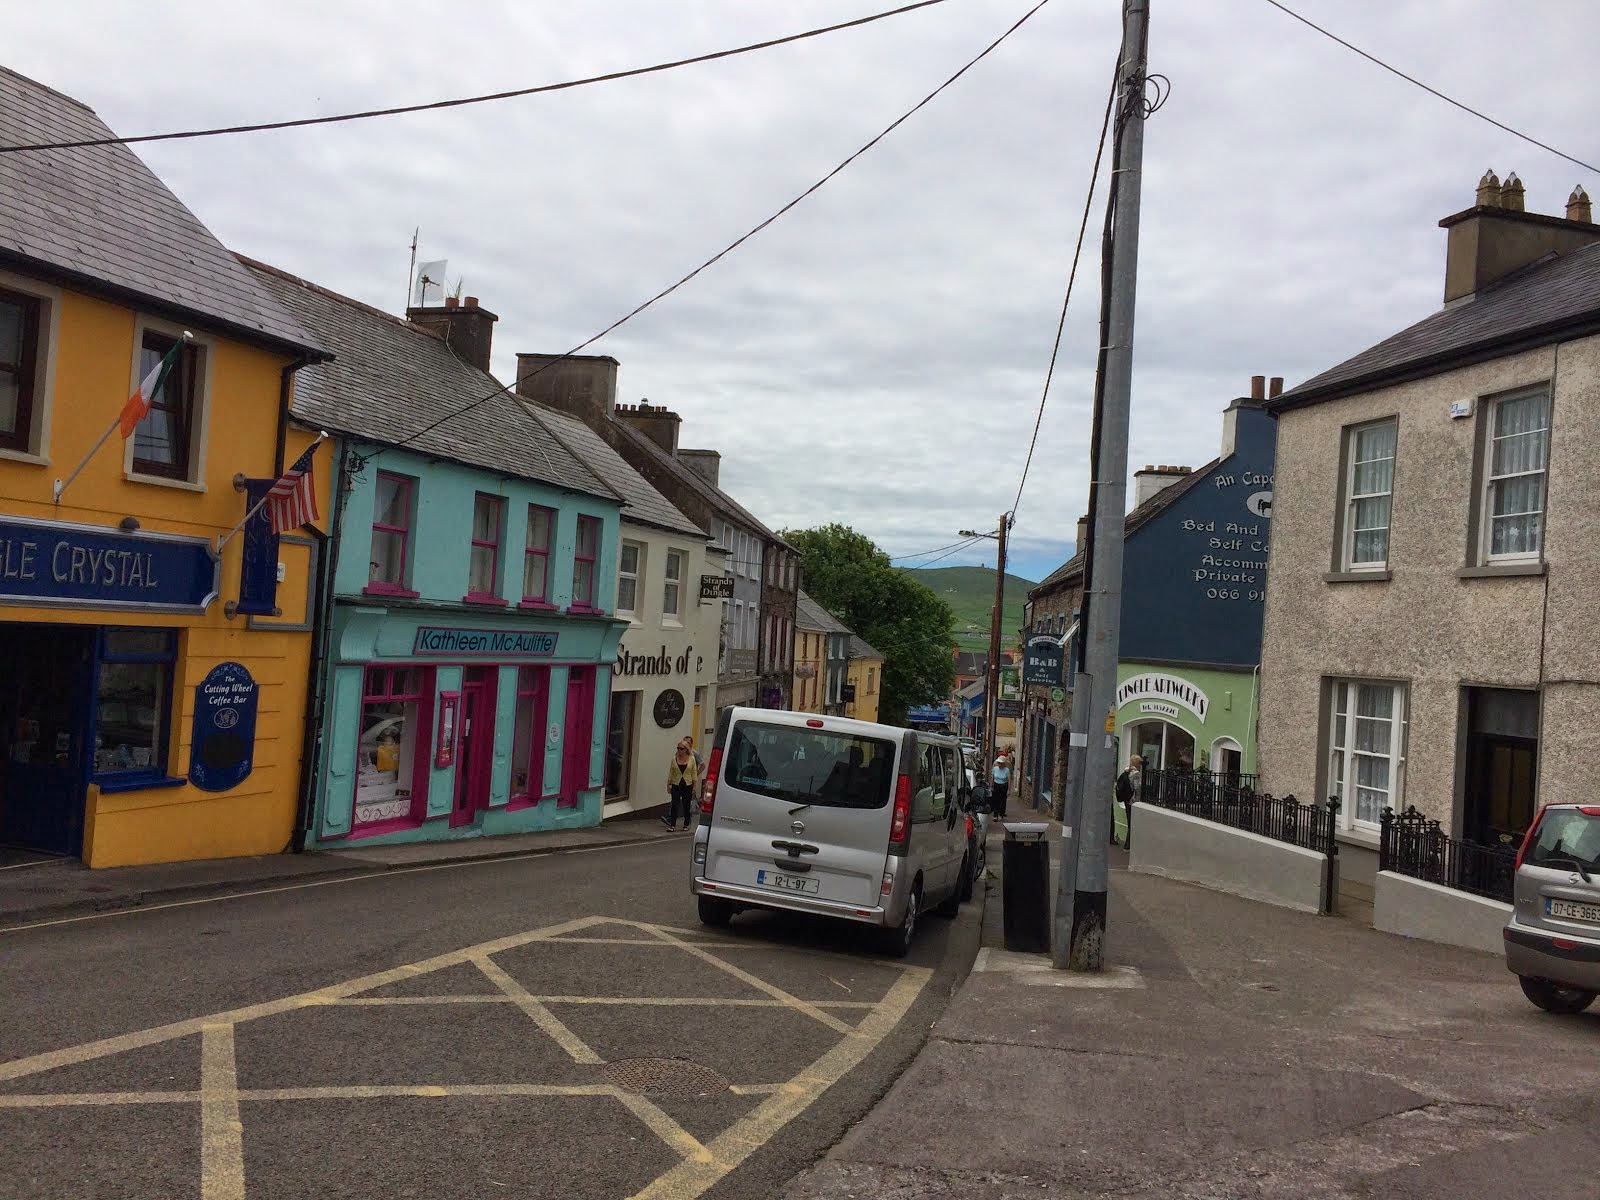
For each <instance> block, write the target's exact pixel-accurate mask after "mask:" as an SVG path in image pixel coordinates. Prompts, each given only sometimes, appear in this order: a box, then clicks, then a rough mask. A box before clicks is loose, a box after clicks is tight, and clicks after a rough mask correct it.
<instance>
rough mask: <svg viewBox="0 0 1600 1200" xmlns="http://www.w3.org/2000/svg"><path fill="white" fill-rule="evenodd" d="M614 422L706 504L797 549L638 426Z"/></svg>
mask: <svg viewBox="0 0 1600 1200" xmlns="http://www.w3.org/2000/svg"><path fill="white" fill-rule="evenodd" d="M612 424H614V425H615V426H616V428H617V429H618V430H619V431H620V432H621V434H622V436H623V438H624V439H625V440H627V441H629V442H631V443H632V444H633V445H635V446H637V447H639V448H640V450H641V451H642V452H643V453H644V454H645V455H647V456H648V457H650V458H653V459H655V460H656V461H657V462H659V463H661V464H662V466H664V467H665V468H666V469H667V470H669V471H671V472H672V473H673V474H674V475H676V476H677V477H678V478H679V479H680V480H681V481H682V482H683V483H685V484H686V485H687V486H688V487H689V488H690V489H691V490H692V491H695V492H697V493H699V495H700V497H701V498H702V499H703V500H705V502H706V503H707V504H709V505H711V507H712V508H714V509H716V510H718V511H719V512H721V513H722V514H723V515H724V516H727V517H731V518H732V519H733V520H734V521H735V522H737V523H739V524H741V525H744V526H745V527H746V528H748V529H752V530H754V531H755V532H756V533H759V534H760V535H761V536H762V537H765V538H771V539H772V540H773V541H774V542H777V543H778V545H780V546H782V547H784V548H785V549H788V550H793V549H794V547H793V546H791V545H789V543H788V542H786V541H784V540H783V539H782V538H781V537H779V536H778V535H777V534H775V533H773V532H772V530H770V529H768V528H767V527H766V525H764V524H763V523H762V522H761V520H760V518H758V517H757V516H755V514H753V513H752V512H751V511H750V510H749V509H747V508H745V506H744V505H742V504H740V503H739V502H738V501H737V500H735V499H734V498H733V497H732V496H730V495H728V493H727V492H725V491H723V490H722V489H721V488H719V487H717V486H716V485H715V484H712V483H710V482H708V481H707V480H705V479H702V478H701V477H700V476H699V475H698V474H697V473H695V472H694V471H691V470H690V469H689V468H688V467H686V466H684V465H683V463H681V462H679V461H678V460H677V459H676V458H674V457H673V456H672V455H670V454H668V453H667V452H666V451H665V450H663V449H662V448H661V447H660V446H658V445H656V444H655V442H653V441H651V440H650V438H649V436H648V435H646V434H644V433H641V432H640V431H639V430H637V429H634V428H633V427H632V426H630V425H629V424H628V423H627V422H626V421H618V420H615V419H613V421H612Z"/></svg>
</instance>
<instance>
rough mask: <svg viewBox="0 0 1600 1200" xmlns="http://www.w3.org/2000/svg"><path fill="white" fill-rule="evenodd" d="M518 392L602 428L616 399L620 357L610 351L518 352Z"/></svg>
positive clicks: (595, 427) (587, 423)
mask: <svg viewBox="0 0 1600 1200" xmlns="http://www.w3.org/2000/svg"><path fill="white" fill-rule="evenodd" d="M517 395H519V396H521V397H523V398H524V399H527V400H533V401H535V402H537V403H539V404H548V405H549V406H550V407H551V408H555V409H560V410H561V411H562V412H564V413H568V414H570V415H572V416H574V417H577V418H578V420H580V421H582V422H583V423H584V424H585V425H587V426H589V427H590V428H591V429H601V428H603V427H604V424H605V422H606V421H607V420H609V419H610V417H611V410H612V409H613V408H615V407H616V403H617V360H616V359H614V358H612V357H611V356H610V355H609V354H573V355H560V354H519V355H517Z"/></svg>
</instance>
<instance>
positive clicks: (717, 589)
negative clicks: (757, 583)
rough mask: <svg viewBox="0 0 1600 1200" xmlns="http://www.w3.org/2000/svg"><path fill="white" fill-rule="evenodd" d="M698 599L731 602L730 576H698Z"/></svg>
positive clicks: (731, 583) (731, 585)
mask: <svg viewBox="0 0 1600 1200" xmlns="http://www.w3.org/2000/svg"><path fill="white" fill-rule="evenodd" d="M700 599H702V600H731V599H733V576H732V575H702V576H700Z"/></svg>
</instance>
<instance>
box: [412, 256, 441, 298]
mask: <svg viewBox="0 0 1600 1200" xmlns="http://www.w3.org/2000/svg"><path fill="white" fill-rule="evenodd" d="M449 266H450V260H449V259H447V258H435V259H430V260H429V261H427V262H422V263H418V264H417V277H416V279H415V280H414V281H413V282H412V285H411V305H412V307H413V308H423V307H425V306H426V305H427V303H428V299H429V297H432V299H433V301H434V303H436V304H437V303H441V302H442V301H443V300H444V273H445V270H446V269H447V268H448V267H449Z"/></svg>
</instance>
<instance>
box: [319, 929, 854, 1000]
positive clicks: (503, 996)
mask: <svg viewBox="0 0 1600 1200" xmlns="http://www.w3.org/2000/svg"><path fill="white" fill-rule="evenodd" d="M655 944H657V945H659V944H660V943H655ZM529 998H530V999H533V1000H537V1001H538V1002H539V1003H540V1004H602V1005H603V1004H615V1005H619V1006H624V1007H626V1006H627V1005H630V1004H636V1005H639V1006H641V1007H643V1008H652V1007H657V1008H659V1007H666V1008H693V1007H695V1006H697V1005H699V1006H704V1007H710V1008H788V1007H789V1005H788V1004H787V1003H786V1002H785V1001H782V1000H759V999H756V998H755V997H753V996H741V997H738V998H734V999H730V998H728V997H727V996H532V997H529ZM313 1003H316V1004H327V1005H329V1006H332V1007H338V1008H385V1007H391V1006H402V1007H404V1006H408V1005H426V1004H516V1003H519V1000H518V998H516V997H513V996H508V995H506V994H505V993H503V992H496V993H494V994H493V995H490V994H488V993H483V994H477V993H472V994H465V995H458V996H452V995H443V996H347V997H345V998H344V999H342V1000H332V999H327V998H325V997H318V998H317V999H315V1000H314V1001H313ZM811 1003H812V1004H815V1005H816V1006H817V1007H818V1008H838V1009H867V1008H871V1007H873V1004H872V1001H870V1000H813V1001H811Z"/></svg>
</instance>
